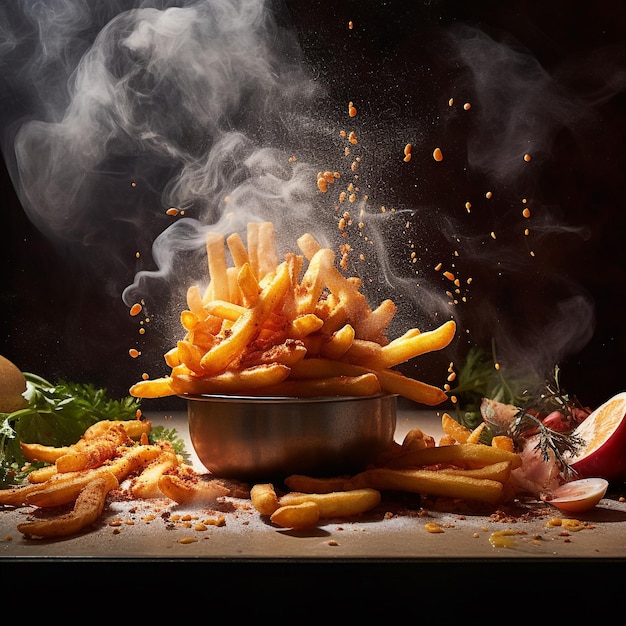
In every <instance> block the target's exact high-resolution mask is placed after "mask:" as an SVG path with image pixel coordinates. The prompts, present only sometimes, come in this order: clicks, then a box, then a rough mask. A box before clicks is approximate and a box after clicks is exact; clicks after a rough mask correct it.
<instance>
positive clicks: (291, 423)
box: [183, 394, 396, 482]
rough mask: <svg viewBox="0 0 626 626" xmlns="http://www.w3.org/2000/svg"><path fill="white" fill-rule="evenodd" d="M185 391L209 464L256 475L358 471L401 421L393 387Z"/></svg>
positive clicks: (201, 454)
mask: <svg viewBox="0 0 626 626" xmlns="http://www.w3.org/2000/svg"><path fill="white" fill-rule="evenodd" d="M183 397H184V398H186V399H187V407H188V418H189V435H190V438H191V442H192V444H193V447H194V449H195V451H196V454H197V455H198V458H199V460H200V461H201V462H202V463H203V465H204V466H205V467H206V469H207V470H209V471H210V472H211V473H213V474H215V475H216V476H222V477H229V478H237V479H240V480H246V481H250V482H253V481H256V482H259V481H263V480H267V481H270V480H275V479H281V478H285V477H286V476H288V475H290V474H308V475H311V476H332V475H336V474H345V473H352V472H357V471H360V470H362V469H364V468H365V467H366V466H367V464H368V463H371V462H372V460H373V459H375V457H376V456H377V455H378V454H379V453H381V452H384V451H385V450H387V449H388V448H389V446H390V445H391V444H392V442H393V439H394V433H395V428H396V396H395V395H387V394H383V395H377V396H368V397H328V398H283V397H273V398H269V397H253V396H183Z"/></svg>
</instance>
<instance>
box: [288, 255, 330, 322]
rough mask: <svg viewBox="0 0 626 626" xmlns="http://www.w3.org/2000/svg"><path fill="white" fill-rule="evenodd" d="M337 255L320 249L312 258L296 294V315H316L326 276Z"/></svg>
mask: <svg viewBox="0 0 626 626" xmlns="http://www.w3.org/2000/svg"><path fill="white" fill-rule="evenodd" d="M334 260H335V255H334V253H333V251H332V250H329V249H328V248H320V249H319V250H318V251H317V252H316V253H315V254H314V255H313V256H312V257H311V260H310V262H309V266H308V268H307V270H306V272H305V273H304V276H303V277H302V281H301V282H300V286H299V288H298V290H297V292H296V307H297V308H296V314H297V315H307V314H312V313H315V310H316V307H317V304H318V302H319V299H320V297H321V295H322V292H323V291H324V287H325V284H324V274H325V271H329V270H330V268H331V267H332V266H333V263H334Z"/></svg>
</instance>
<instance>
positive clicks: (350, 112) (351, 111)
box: [348, 102, 356, 117]
mask: <svg viewBox="0 0 626 626" xmlns="http://www.w3.org/2000/svg"><path fill="white" fill-rule="evenodd" d="M348 115H349V116H350V117H356V107H355V106H354V103H353V102H350V103H349V104H348Z"/></svg>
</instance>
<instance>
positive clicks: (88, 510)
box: [17, 474, 118, 539]
mask: <svg viewBox="0 0 626 626" xmlns="http://www.w3.org/2000/svg"><path fill="white" fill-rule="evenodd" d="M108 476H109V478H108V480H107V478H105V477H104V476H100V477H98V478H95V479H93V480H91V481H90V482H89V483H87V485H85V487H83V489H82V490H81V492H80V493H79V494H78V497H77V498H76V502H75V504H74V508H73V509H72V510H71V511H70V512H69V513H66V514H64V515H60V516H58V517H54V518H51V519H46V520H40V521H34V522H23V523H21V524H18V525H17V529H18V530H19V531H20V532H21V533H22V534H24V535H26V536H27V537H38V538H45V539H50V538H53V537H67V536H68V535H74V534H76V533H78V532H80V531H81V530H84V529H86V528H88V527H89V526H91V525H92V524H94V523H95V522H96V521H97V519H98V518H99V517H100V515H102V511H103V509H104V505H105V503H106V497H107V494H108V493H109V491H111V489H113V488H115V487H117V484H118V483H117V480H116V479H115V476H113V474H109V475H108Z"/></svg>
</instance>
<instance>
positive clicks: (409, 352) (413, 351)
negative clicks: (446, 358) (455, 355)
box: [362, 320, 456, 370]
mask: <svg viewBox="0 0 626 626" xmlns="http://www.w3.org/2000/svg"><path fill="white" fill-rule="evenodd" d="M455 333H456V322H454V321H453V320H448V321H447V322H444V323H443V324H442V325H441V326H439V328H436V329H435V330H430V331H426V332H421V333H418V334H415V335H413V336H408V337H405V338H404V339H403V340H401V341H400V340H397V341H394V342H391V343H389V344H387V345H386V346H383V347H382V350H381V354H380V356H378V357H377V358H375V359H372V360H370V361H369V362H365V363H362V365H365V366H368V367H371V368H373V369H381V370H382V369H388V368H390V367H393V366H394V365H399V364H400V363H404V362H406V361H409V360H410V359H413V358H415V357H417V356H420V355H422V354H426V353H428V352H432V351H434V350H441V349H443V348H445V347H446V346H447V345H449V344H450V342H451V341H452V339H454V336H455Z"/></svg>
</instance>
